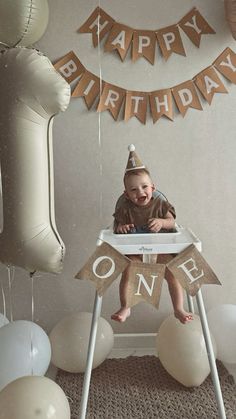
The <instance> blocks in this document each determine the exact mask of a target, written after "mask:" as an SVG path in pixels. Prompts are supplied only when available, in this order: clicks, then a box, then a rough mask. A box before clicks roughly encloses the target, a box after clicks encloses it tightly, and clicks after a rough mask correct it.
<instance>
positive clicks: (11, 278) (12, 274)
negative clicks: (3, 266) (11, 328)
mask: <svg viewBox="0 0 236 419" xmlns="http://www.w3.org/2000/svg"><path fill="white" fill-rule="evenodd" d="M7 276H8V291H9V309H10V322H13V304H12V283H13V281H14V277H15V267H14V266H10V265H7Z"/></svg>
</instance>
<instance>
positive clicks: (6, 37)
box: [0, 0, 49, 47]
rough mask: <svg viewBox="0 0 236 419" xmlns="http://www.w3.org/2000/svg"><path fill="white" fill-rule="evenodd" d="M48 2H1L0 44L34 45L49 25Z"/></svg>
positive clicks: (18, 0) (42, 0)
mask: <svg viewBox="0 0 236 419" xmlns="http://www.w3.org/2000/svg"><path fill="white" fill-rule="evenodd" d="M48 17H49V9H48V2H47V0H17V1H16V0H7V1H6V0H0V43H3V44H5V45H8V46H9V47H13V46H16V45H24V46H28V45H32V44H33V43H34V42H36V41H38V40H39V39H40V38H41V36H42V35H43V34H44V32H45V30H46V27H47V25H48Z"/></svg>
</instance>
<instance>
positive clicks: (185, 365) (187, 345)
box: [157, 315, 216, 387]
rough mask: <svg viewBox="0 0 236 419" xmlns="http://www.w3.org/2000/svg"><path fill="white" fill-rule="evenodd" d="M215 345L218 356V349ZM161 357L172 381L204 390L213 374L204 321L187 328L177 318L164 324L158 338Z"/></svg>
mask: <svg viewBox="0 0 236 419" xmlns="http://www.w3.org/2000/svg"><path fill="white" fill-rule="evenodd" d="M212 341H213V348H214V353H215V354H216V345H215V342H214V340H213V338H212ZM157 354H158V357H159V359H160V361H161V363H162V365H163V367H164V368H165V369H166V371H168V373H169V374H170V375H172V377H174V378H175V379H176V380H177V381H179V382H180V383H181V384H183V385H184V386H186V387H194V386H200V385H201V384H202V383H203V381H204V380H205V379H206V377H207V376H208V374H209V373H210V366H209V362H208V357H207V351H206V346H205V341H204V336H203V333H202V327H201V322H200V318H199V317H198V316H197V315H194V320H192V321H191V322H188V323H187V324H182V323H180V321H179V320H177V319H176V318H175V317H174V316H173V315H171V316H169V317H167V319H165V320H164V322H163V323H162V324H161V326H160V329H159V331H158V334H157Z"/></svg>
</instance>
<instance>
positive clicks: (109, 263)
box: [75, 242, 221, 308]
mask: <svg viewBox="0 0 236 419" xmlns="http://www.w3.org/2000/svg"><path fill="white" fill-rule="evenodd" d="M128 266H129V283H128V290H127V304H128V306H129V307H132V306H134V305H136V304H138V303H139V302H140V301H146V302H148V303H150V304H152V305H154V306H155V307H156V308H158V307H159V301H160V295H161V288H162V283H163V279H164V277H165V271H166V269H169V270H170V271H171V272H172V273H173V275H174V276H175V277H176V278H177V279H178V280H179V282H180V284H181V285H182V287H183V288H184V289H185V290H186V292H187V293H188V294H189V295H191V296H195V295H196V293H197V292H198V290H199V289H200V288H201V286H202V285H203V284H217V285H221V283H220V281H219V280H218V278H217V277H216V275H215V273H214V272H213V270H212V269H211V268H210V266H209V265H208V263H207V262H206V260H205V259H204V258H203V257H202V255H201V254H200V253H199V251H198V250H197V248H196V247H195V246H194V245H193V244H192V245H190V246H189V247H187V248H186V249H185V250H183V251H182V252H180V253H179V254H178V255H177V256H175V257H174V258H173V259H172V260H171V261H170V262H169V263H167V264H166V265H164V264H160V263H140V262H135V261H132V260H130V259H129V258H128V257H127V256H124V255H122V254H121V253H120V252H118V251H117V250H116V249H114V247H112V246H110V245H109V244H108V243H106V242H103V243H102V244H101V245H100V246H97V249H96V250H95V252H94V253H93V254H92V256H90V258H89V260H88V261H87V262H86V263H85V265H84V266H83V268H82V269H81V270H80V271H79V272H78V273H77V274H76V276H75V278H77V279H87V280H90V281H92V282H93V283H94V284H95V287H96V289H97V292H98V295H100V296H102V295H104V293H105V291H106V290H107V289H108V287H109V286H110V285H111V284H112V283H113V282H114V280H115V279H116V278H117V277H118V276H119V275H120V274H121V273H122V272H123V271H124V270H125V269H126V268H127V267H128Z"/></svg>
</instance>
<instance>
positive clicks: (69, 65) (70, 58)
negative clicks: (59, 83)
mask: <svg viewBox="0 0 236 419" xmlns="http://www.w3.org/2000/svg"><path fill="white" fill-rule="evenodd" d="M53 65H54V67H55V69H56V70H57V71H58V72H59V73H60V74H61V75H62V77H64V79H65V80H66V81H67V82H68V83H71V82H72V81H73V80H75V79H76V78H77V77H80V76H81V75H82V74H83V73H84V72H85V68H84V66H83V64H81V62H80V60H79V59H78V57H77V56H76V55H75V53H74V52H73V51H70V52H68V54H66V55H65V56H64V57H62V58H61V59H60V60H58V61H57V62H56V63H55V64H53Z"/></svg>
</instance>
